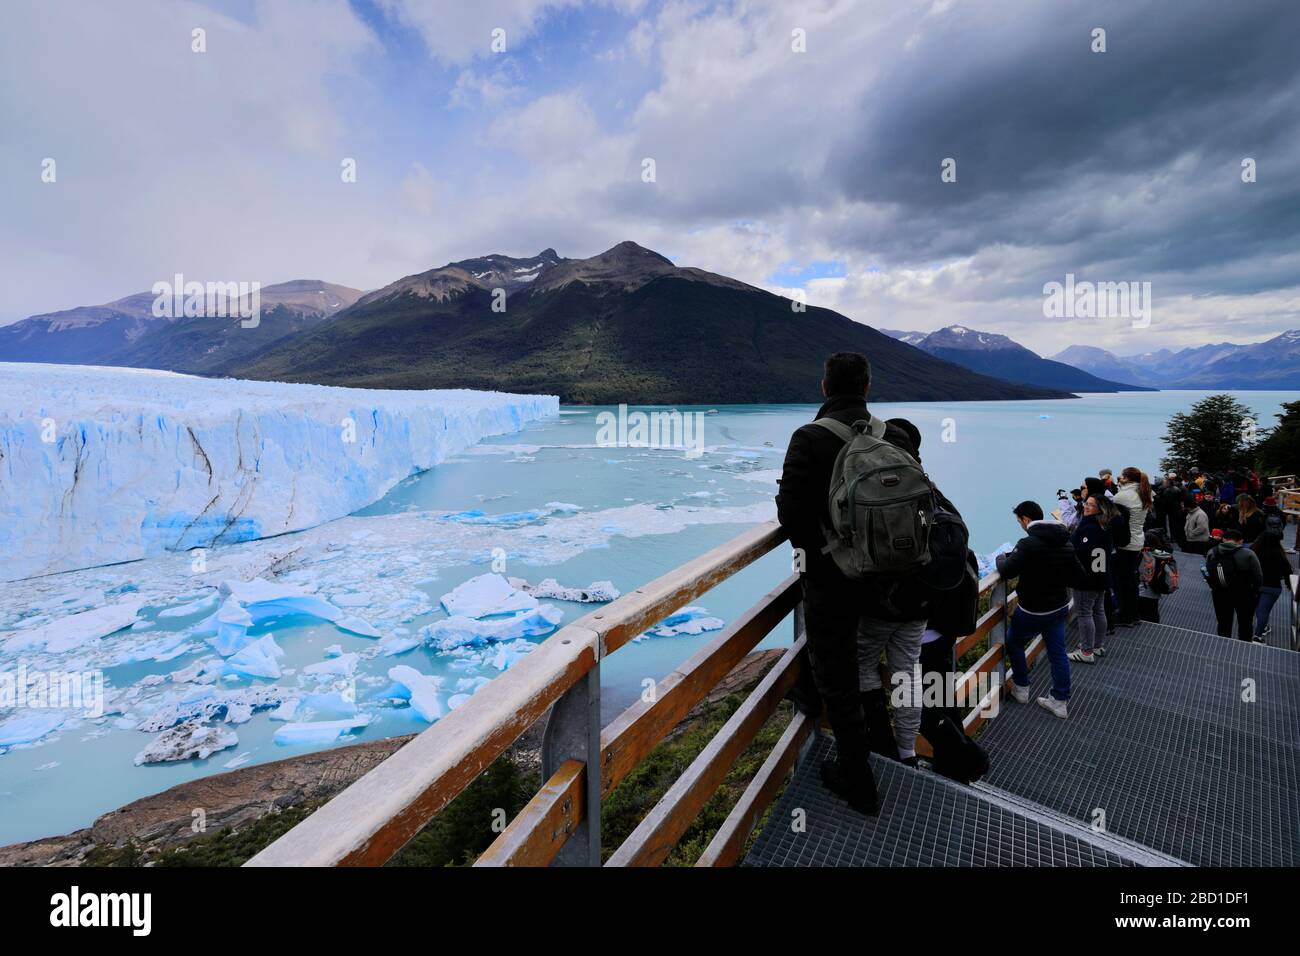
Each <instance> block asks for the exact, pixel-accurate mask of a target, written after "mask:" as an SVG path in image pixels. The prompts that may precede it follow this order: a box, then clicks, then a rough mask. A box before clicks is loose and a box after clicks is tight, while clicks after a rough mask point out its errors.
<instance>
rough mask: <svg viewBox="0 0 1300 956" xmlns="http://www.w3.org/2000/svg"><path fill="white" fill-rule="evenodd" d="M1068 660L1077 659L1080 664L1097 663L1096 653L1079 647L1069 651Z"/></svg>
mask: <svg viewBox="0 0 1300 956" xmlns="http://www.w3.org/2000/svg"><path fill="white" fill-rule="evenodd" d="M1070 660H1072V661H1078V662H1079V663H1080V664H1095V663H1097V654H1096V653H1095V652H1093V651H1085V650H1084V649H1083V648H1079V649H1078V650H1077V651H1070Z"/></svg>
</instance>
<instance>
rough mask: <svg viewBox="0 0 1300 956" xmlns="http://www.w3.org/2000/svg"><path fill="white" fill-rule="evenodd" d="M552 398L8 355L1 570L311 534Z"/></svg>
mask: <svg viewBox="0 0 1300 956" xmlns="http://www.w3.org/2000/svg"><path fill="white" fill-rule="evenodd" d="M558 413H559V399H558V398H557V397H556V396H553V395H510V394H505V393H501V392H482V391H471V390H466V389H456V390H430V391H410V390H407V391H402V390H385V389H360V388H337V387H332V386H323V385H298V384H289V383H283V382H250V381H241V380H237V379H207V378H199V377H196V376H191V375H181V374H177V373H174V372H161V371H154V370H149V369H128V368H102V367H97V366H76V365H44V364H37V363H11V362H4V363H0V581H12V580H18V579H22V578H28V577H33V576H36V575H44V574H50V573H53V572H59V571H70V570H76V569H80V568H89V567H95V566H100V565H108V564H115V563H119V562H124V561H132V560H137V559H140V558H144V557H146V556H149V555H153V554H157V553H160V552H163V551H168V550H171V551H188V550H191V549H194V548H207V547H210V546H212V545H214V544H231V543H236V542H240V541H248V540H254V539H260V538H266V537H270V536H274V535H280V534H284V533H286V532H291V531H301V530H304V529H307V528H311V527H314V526H316V525H320V524H323V523H325V522H327V521H332V520H334V519H336V518H341V517H344V516H346V515H350V514H352V513H353V512H355V511H358V510H359V509H361V508H364V507H365V506H367V505H369V504H372V503H373V502H375V501H377V500H379V499H380V498H381V497H383V495H384V494H386V493H387V492H388V491H389V490H390V489H391V488H393V487H394V486H395V485H396V484H397V483H398V482H400V481H402V480H404V479H406V478H408V477H409V476H411V475H413V474H416V473H418V472H421V471H424V470H427V469H429V468H433V467H435V466H436V465H438V464H439V463H441V462H442V461H445V460H446V459H447V458H449V457H451V456H452V455H456V454H458V453H460V452H462V451H464V450H466V449H468V448H469V447H470V446H472V445H474V444H475V443H476V442H478V441H479V440H480V439H482V438H484V437H486V436H490V435H501V434H506V433H513V432H517V431H519V430H521V429H522V428H523V426H524V425H526V424H527V423H529V422H531V421H535V420H538V419H541V418H546V417H550V416H553V415H557V414H558Z"/></svg>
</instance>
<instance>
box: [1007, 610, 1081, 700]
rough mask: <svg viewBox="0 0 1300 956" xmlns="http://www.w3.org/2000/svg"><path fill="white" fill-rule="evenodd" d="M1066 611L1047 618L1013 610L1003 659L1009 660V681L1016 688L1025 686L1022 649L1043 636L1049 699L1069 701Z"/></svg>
mask: <svg viewBox="0 0 1300 956" xmlns="http://www.w3.org/2000/svg"><path fill="white" fill-rule="evenodd" d="M1069 614H1070V609H1069V608H1068V607H1063V608H1061V609H1060V610H1059V611H1053V612H1052V613H1051V614H1030V613H1029V612H1028V611H1026V610H1024V609H1023V608H1019V607H1018V608H1016V611H1015V613H1014V614H1012V615H1011V625H1010V626H1009V627H1008V628H1007V656H1008V657H1009V658H1011V677H1012V679H1013V680H1015V682H1016V686H1017V687H1028V686H1029V665H1028V664H1027V663H1026V662H1025V645H1026V644H1028V643H1029V642H1030V641H1031V640H1033V639H1034V638H1035V637H1037V636H1038V635H1039V634H1041V635H1043V643H1044V644H1046V645H1047V659H1048V660H1049V661H1051V664H1052V696H1053V697H1054V698H1056V699H1057V700H1069V699H1070V658H1069V657H1068V656H1067V655H1066V653H1065V621H1066V618H1067V617H1068V616H1069Z"/></svg>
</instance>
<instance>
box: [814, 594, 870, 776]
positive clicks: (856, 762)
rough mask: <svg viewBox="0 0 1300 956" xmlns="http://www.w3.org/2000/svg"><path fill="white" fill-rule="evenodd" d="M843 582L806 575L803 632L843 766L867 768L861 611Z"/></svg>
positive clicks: (815, 679)
mask: <svg viewBox="0 0 1300 956" xmlns="http://www.w3.org/2000/svg"><path fill="white" fill-rule="evenodd" d="M852 597H853V591H852V588H850V587H847V586H846V584H845V581H844V580H843V579H838V580H837V579H836V578H835V577H831V576H823V575H813V574H806V575H804V579H803V599H804V626H805V628H806V629H807V632H808V658H809V661H810V662H811V663H812V676H813V680H814V682H815V683H816V685H817V692H818V693H819V694H820V695H821V698H822V701H823V702H824V703H825V705H826V718H827V719H828V720H829V721H830V724H831V730H832V731H833V732H834V734H835V745H836V748H837V749H838V751H839V759H840V761H841V762H843V763H845V764H847V765H851V766H857V767H866V766H868V764H867V755H868V753H869V752H870V747H869V746H868V742H867V721H866V715H865V711H864V710H863V707H862V697H861V694H860V693H859V690H858V618H859V617H860V615H861V611H860V605H859V603H858V602H857V601H854V600H853V599H852Z"/></svg>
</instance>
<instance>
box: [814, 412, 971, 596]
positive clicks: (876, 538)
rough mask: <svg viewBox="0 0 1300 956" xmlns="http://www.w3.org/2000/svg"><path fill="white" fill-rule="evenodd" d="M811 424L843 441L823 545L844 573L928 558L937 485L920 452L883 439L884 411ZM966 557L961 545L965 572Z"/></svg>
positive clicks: (920, 564) (893, 570)
mask: <svg viewBox="0 0 1300 956" xmlns="http://www.w3.org/2000/svg"><path fill="white" fill-rule="evenodd" d="M813 424H814V425H820V426H821V427H822V428H825V429H826V430H827V431H829V432H831V433H832V434H834V435H836V436H838V437H839V438H841V439H843V441H844V447H843V448H841V449H840V453H839V455H837V456H836V458H835V467H834V469H833V470H832V471H831V487H830V490H829V503H830V514H831V527H830V528H829V529H827V530H826V548H825V551H826V553H828V554H829V555H830V556H831V558H832V560H834V561H835V564H836V566H837V567H838V568H839V569H840V571H841V573H843V574H844V576H845V577H847V578H850V579H852V580H861V579H863V578H867V577H873V576H887V577H893V578H902V577H903V576H904V575H907V574H909V573H912V572H916V571H919V570H921V569H922V568H924V567H925V566H926V565H928V564H929V563H930V560H931V554H930V536H931V529H932V527H933V525H934V518H935V509H936V504H937V502H936V491H935V487H934V485H932V484H931V483H930V479H929V477H928V476H927V475H926V473H925V472H924V471H923V470H922V468H921V466H920V465H919V464H918V463H917V461H916V459H914V458H913V457H912V456H911V455H909V454H908V453H907V452H905V451H903V449H901V448H899V447H897V446H896V445H891V444H890V443H889V442H887V441H885V440H884V438H883V436H884V434H885V423H884V422H883V421H881V420H880V419H878V418H873V419H871V420H870V421H866V420H863V421H857V422H854V423H853V426H852V427H849V426H848V425H845V424H843V423H841V422H837V421H836V420H835V419H833V418H819V419H817V420H816V421H815V422H813ZM958 520H960V519H958ZM965 561H966V552H965V549H964V548H963V549H962V553H961V557H960V565H961V567H962V569H963V572H964V567H965ZM958 580H960V579H958Z"/></svg>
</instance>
